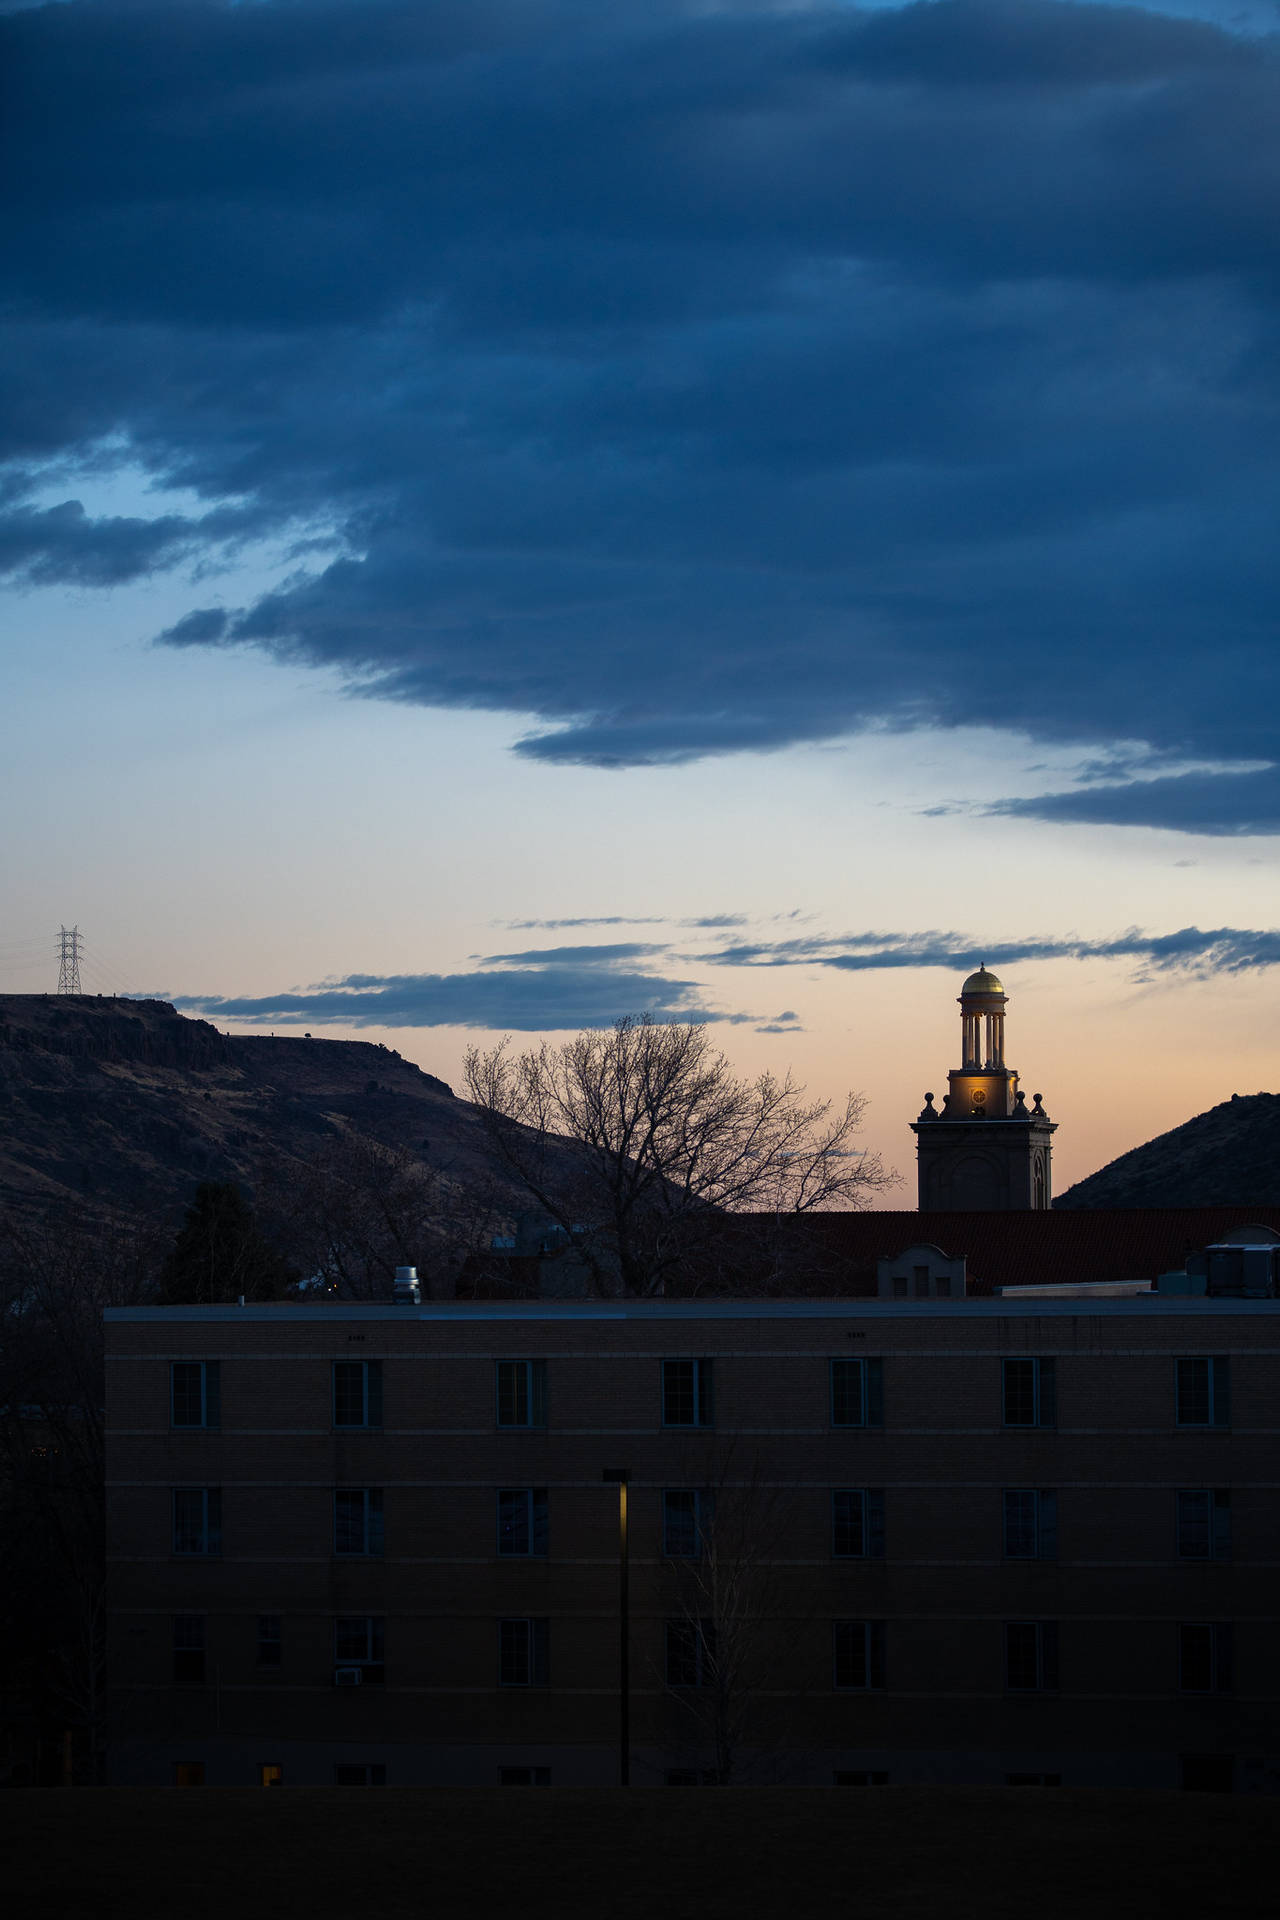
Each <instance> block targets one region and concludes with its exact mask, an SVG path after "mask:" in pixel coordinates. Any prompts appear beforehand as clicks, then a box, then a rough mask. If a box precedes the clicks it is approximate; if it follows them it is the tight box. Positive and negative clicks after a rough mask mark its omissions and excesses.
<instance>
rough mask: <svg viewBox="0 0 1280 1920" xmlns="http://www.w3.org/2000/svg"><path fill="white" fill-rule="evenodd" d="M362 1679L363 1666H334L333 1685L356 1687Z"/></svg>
mask: <svg viewBox="0 0 1280 1920" xmlns="http://www.w3.org/2000/svg"><path fill="white" fill-rule="evenodd" d="M363 1679H364V1669H363V1667H335V1668H334V1670H333V1684H334V1686H335V1687H358V1686H359V1685H360V1683H361V1681H362V1680H363Z"/></svg>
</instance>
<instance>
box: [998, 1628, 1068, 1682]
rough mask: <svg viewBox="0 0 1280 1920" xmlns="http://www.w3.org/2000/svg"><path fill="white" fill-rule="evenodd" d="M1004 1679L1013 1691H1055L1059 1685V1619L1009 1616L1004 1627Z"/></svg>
mask: <svg viewBox="0 0 1280 1920" xmlns="http://www.w3.org/2000/svg"><path fill="white" fill-rule="evenodd" d="M1004 1683H1005V1685H1006V1687H1008V1689H1009V1691H1010V1692H1011V1693H1054V1692H1056V1691H1057V1686H1058V1623H1057V1621H1056V1620H1010V1621H1008V1622H1007V1623H1006V1625H1005V1630H1004Z"/></svg>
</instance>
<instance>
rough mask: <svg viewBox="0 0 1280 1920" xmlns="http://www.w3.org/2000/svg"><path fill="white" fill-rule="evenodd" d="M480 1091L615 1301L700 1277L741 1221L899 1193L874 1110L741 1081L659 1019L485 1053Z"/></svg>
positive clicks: (519, 1176) (518, 1163) (539, 1196)
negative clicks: (869, 1121) (892, 1189)
mask: <svg viewBox="0 0 1280 1920" xmlns="http://www.w3.org/2000/svg"><path fill="white" fill-rule="evenodd" d="M465 1072H466V1079H467V1089H468V1092H469V1093H470V1096H471V1099H472V1100H473V1101H474V1102H475V1104H476V1106H477V1108H478V1109H479V1112H480V1119H481V1124H482V1126H483V1128H484V1130H485V1133H486V1135H487V1137H488V1139H489V1142H490V1144H491V1146H492V1148H493V1150H494V1153H495V1156H496V1158H497V1160H498V1162H499V1163H500V1164H501V1165H502V1166H503V1167H504V1168H505V1169H506V1170H507V1171H508V1173H509V1174H510V1175H511V1176H512V1177H513V1178H514V1180H515V1181H516V1182H517V1183H518V1184H519V1185H520V1186H521V1187H523V1189H524V1190H525V1192H527V1193H528V1194H529V1196H530V1198H531V1199H532V1200H533V1202H534V1203H535V1204H536V1206H537V1207H538V1209H539V1210H540V1211H541V1212H542V1213H543V1214H544V1215H545V1216H546V1219H547V1221H548V1224H549V1225H551V1226H553V1227H554V1228H555V1229H556V1230H557V1232H558V1235H559V1237H560V1241H561V1244H562V1246H563V1247H564V1248H565V1249H566V1251H567V1252H571V1253H572V1255H573V1257H574V1258H575V1259H576V1261H577V1262H578V1263H579V1265H580V1267H581V1269H582V1272H583V1274H584V1276H585V1280H586V1284H587V1286H588V1288H589V1290H590V1291H591V1292H593V1293H597V1294H601V1295H613V1294H629V1295H638V1296H644V1295H651V1294H659V1293H662V1292H664V1291H665V1289H666V1286H667V1284H668V1282H669V1281H670V1280H671V1278H672V1277H673V1276H674V1275H675V1274H676V1273H677V1272H683V1273H684V1274H686V1275H687V1274H690V1273H694V1272H696V1271H697V1270H698V1268H699V1266H700V1264H705V1261H706V1259H707V1257H708V1255H709V1253H710V1251H711V1249H712V1247H713V1245H714V1240H715V1236H716V1234H717V1232H719V1231H721V1230H722V1228H723V1223H724V1219H725V1216H726V1214H736V1215H739V1216H741V1215H743V1214H749V1213H752V1212H756V1213H760V1214H762V1215H764V1216H765V1217H767V1218H773V1219H781V1218H782V1217H784V1216H787V1217H795V1216H799V1215H803V1214H806V1213H810V1212H814V1211H817V1210H820V1209H835V1208H853V1207H862V1206H865V1205H866V1204H867V1203H868V1202H869V1200H870V1199H871V1197H872V1195H873V1194H876V1193H879V1192H881V1191H882V1190H883V1189H884V1188H886V1187H889V1186H892V1185H895V1184H896V1182H897V1177H898V1176H897V1175H896V1174H894V1173H892V1172H889V1171H887V1170H886V1169H885V1167H884V1166H883V1164H882V1162H881V1160H880V1157H879V1155H877V1154H868V1153H862V1152H860V1151H858V1150H857V1148H856V1147H855V1146H854V1141H855V1139H856V1137H857V1133H858V1130H859V1128H860V1126H861V1124H862V1118H863V1114H864V1111H865V1108H866V1101H865V1098H864V1096H863V1095H861V1094H857V1093H850V1094H849V1095H848V1097H847V1098H846V1100H845V1104H844V1106H843V1108H842V1109H840V1108H837V1109H835V1110H834V1111H833V1109H832V1103H831V1102H830V1101H808V1100H806V1099H805V1090H804V1088H803V1087H801V1086H797V1085H796V1084H795V1082H794V1081H793V1080H792V1078H791V1076H790V1074H788V1075H787V1076H786V1078H785V1079H782V1080H779V1079H777V1078H775V1076H774V1075H773V1074H768V1073H764V1074H761V1075H760V1076H759V1077H758V1078H757V1079H755V1080H751V1081H747V1080H739V1079H738V1078H737V1077H736V1076H735V1075H734V1073H733V1070H732V1068H731V1067H730V1065H729V1062H728V1061H727V1060H726V1059H725V1056H724V1055H723V1054H722V1053H717V1052H715V1051H714V1050H713V1048H712V1046H711V1041H710V1038H709V1035H708V1032H707V1029H706V1027H704V1026H698V1025H663V1024H660V1023H658V1022H657V1021H654V1020H652V1019H650V1018H649V1017H648V1016H647V1015H644V1016H640V1017H637V1018H628V1019H625V1020H620V1021H619V1022H618V1023H617V1025H616V1026H615V1027H613V1028H612V1029H610V1030H608V1031H604V1032H587V1033H580V1034H579V1035H578V1036H577V1038H576V1039H573V1040H570V1041H567V1042H566V1043H565V1044H564V1045H563V1046H560V1047H550V1046H548V1045H547V1044H546V1043H545V1042H544V1043H543V1045H542V1046H541V1047H538V1048H536V1049H534V1050H532V1051H530V1052H527V1053H521V1054H513V1053H512V1052H511V1050H510V1042H509V1040H504V1041H503V1042H502V1043H501V1044H500V1045H499V1046H497V1047H494V1048H493V1049H492V1050H491V1051H489V1052H487V1053H481V1052H480V1051H479V1050H478V1049H476V1048H474V1047H473V1048H471V1049H470V1051H469V1052H468V1053H467V1056H466V1062H465Z"/></svg>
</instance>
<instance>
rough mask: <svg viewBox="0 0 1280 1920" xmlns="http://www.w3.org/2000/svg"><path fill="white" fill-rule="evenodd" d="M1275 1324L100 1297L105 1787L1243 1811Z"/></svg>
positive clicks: (1266, 1526) (1029, 1314)
mask: <svg viewBox="0 0 1280 1920" xmlns="http://www.w3.org/2000/svg"><path fill="white" fill-rule="evenodd" d="M1278 1312H1280V1308H1278V1306H1277V1303H1276V1302H1275V1301H1274V1300H1265V1299H1261V1300H1253V1299H1243V1298H1241V1299H1213V1298H1201V1299H1179V1298H1167V1297H1161V1296H1159V1295H1156V1294H1151V1295H1147V1296H1142V1297H1128V1298H1126V1297H1120V1298H1116V1297H1110V1298H1104V1299H1098V1298H1094V1299H1085V1298H1082V1297H1080V1295H1079V1294H1078V1293H1072V1292H1063V1293H1062V1294H1061V1296H1060V1297H1055V1298H1050V1299H1034V1300H1027V1299H993V1298H983V1299H972V1298H970V1299H950V1300H948V1299H937V1298H931V1299H928V1300H917V1299H911V1300H905V1301H900V1300H866V1299H844V1300H830V1299H827V1300H798V1299H797V1300H786V1301H779V1300H766V1301H759V1300H757V1301H749V1300H734V1301H714V1302H705V1303H704V1302H700V1301H674V1300H665V1301H647V1302H618V1303H601V1302H588V1301H581V1302H580V1301H567V1300H556V1301H543V1302H536V1301H517V1302H512V1301H487V1302H486V1301H472V1302H466V1303H463V1302H447V1303H432V1304H428V1305H416V1304H414V1305H391V1304H388V1305H386V1306H378V1305H321V1306H295V1305H264V1306H251V1307H246V1308H237V1307H232V1306H213V1307H179V1308H123V1309H118V1310H113V1311H111V1312H109V1313H108V1314H107V1349H108V1427H109V1440H108V1538H109V1555H110V1594H111V1629H110V1696H111V1704H110V1718H111V1736H110V1737H111V1778H112V1780H113V1781H114V1782H115V1783H117V1784H134V1783H136V1784H150V1785H159V1784H164V1783H169V1782H178V1783H191V1784H196V1783H198V1782H201V1781H203V1782H206V1783H208V1784H211V1785H248V1784H251V1783H253V1782H257V1781H260V1780H261V1781H264V1782H267V1783H271V1782H273V1781H274V1780H276V1779H279V1780H281V1781H283V1782H284V1783H285V1784H297V1785H306V1784H329V1783H331V1782H333V1781H335V1780H336V1781H338V1782H339V1783H350V1784H362V1783H368V1784H376V1783H378V1782H380V1781H386V1782H387V1783H389V1784H393V1785H400V1784H403V1785H410V1784H435V1783H439V1784H462V1785H466V1784H477V1785H494V1784H498V1783H499V1782H501V1781H507V1782H509V1783H511V1784H541V1783H542V1782H543V1781H550V1782H552V1783H554V1784H558V1785H559V1784H563V1785H592V1784H599V1785H609V1784H612V1783H613V1782H615V1781H616V1780H617V1778H618V1768H619V1748H618V1733H619V1608H620V1599H619V1535H618V1517H619V1490H618V1488H617V1486H616V1485H613V1484H608V1483H606V1481H605V1479H604V1478H603V1476H604V1475H605V1474H606V1473H608V1472H609V1471H611V1470H612V1471H617V1470H619V1469H622V1470H625V1471H626V1472H627V1474H628V1475H629V1483H628V1486H627V1490H626V1500H627V1508H628V1515H629V1545H630V1556H631V1557H630V1591H629V1604H630V1634H629V1650H630V1676H629V1697H630V1709H631V1726H630V1741H629V1752H630V1755H631V1778H632V1780H633V1782H634V1783H635V1784H637V1785H648V1784H655V1785H656V1784H662V1783H663V1782H673V1783H677V1784H684V1783H689V1782H697V1781H699V1780H702V1779H707V1778H715V1777H724V1776H725V1775H728V1777H730V1778H732V1779H734V1780H742V1781H747V1782H754V1781H761V1782H767V1781H779V1782H786V1783H796V1784H810V1785H815V1784H831V1783H833V1782H846V1781H847V1782H849V1783H861V1782H867V1783H874V1782H878V1781H880V1780H882V1779H887V1780H889V1781H890V1782H893V1783H910V1782H916V1783H924V1782H937V1783H947V1782H956V1783H990V1784H1000V1783H1002V1782H1006V1781H1014V1782H1022V1781H1026V1782H1040V1781H1043V1782H1054V1781H1058V1780H1060V1781H1061V1782H1062V1783H1063V1784H1066V1785H1098V1786H1134V1787H1167V1786H1175V1785H1177V1784H1179V1782H1181V1783H1183V1784H1186V1785H1211V1786H1228V1785H1233V1786H1235V1787H1237V1788H1240V1789H1254V1790H1269V1791H1275V1790H1277V1788H1278V1787H1280V1735H1277V1732H1276V1704H1277V1700H1278V1699H1280V1646H1278V1645H1277V1638H1276V1634H1275V1627H1274V1616H1275V1601H1274V1595H1275V1579H1276V1568H1277V1562H1278V1560H1280V1551H1278V1546H1280V1527H1278V1526H1277V1511H1278V1508H1277V1489H1278V1486H1280V1473H1278V1472H1277V1459H1278V1458H1280V1454H1278V1452H1277V1446H1276V1440H1277V1416H1276V1405H1277V1392H1276V1389H1277V1381H1278V1375H1277V1367H1278V1355H1280V1341H1277V1339H1276V1337H1275V1336H1276V1329H1277V1327H1280V1320H1278V1319H1277V1314H1278Z"/></svg>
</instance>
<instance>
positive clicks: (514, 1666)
mask: <svg viewBox="0 0 1280 1920" xmlns="http://www.w3.org/2000/svg"><path fill="white" fill-rule="evenodd" d="M549 1640H550V1622H549V1621H547V1620H499V1622H498V1683H499V1685H500V1686H504V1687H545V1686H546V1685H547V1684H548V1681H549V1678H550V1671H551V1663H550V1657H549V1655H550V1650H549Z"/></svg>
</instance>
